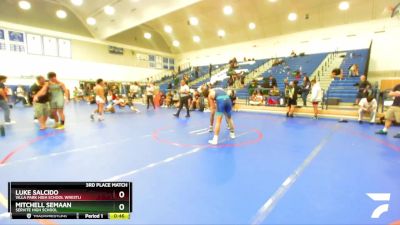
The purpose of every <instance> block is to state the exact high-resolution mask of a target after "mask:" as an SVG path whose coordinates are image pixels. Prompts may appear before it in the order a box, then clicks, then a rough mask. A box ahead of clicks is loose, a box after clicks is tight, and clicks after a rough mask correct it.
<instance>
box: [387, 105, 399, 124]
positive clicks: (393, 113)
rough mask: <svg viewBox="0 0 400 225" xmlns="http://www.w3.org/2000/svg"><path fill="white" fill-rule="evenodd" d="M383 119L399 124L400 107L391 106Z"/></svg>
mask: <svg viewBox="0 0 400 225" xmlns="http://www.w3.org/2000/svg"><path fill="white" fill-rule="evenodd" d="M385 119H387V120H391V121H396V123H400V106H391V107H390V108H389V109H388V111H387V112H386V115H385Z"/></svg>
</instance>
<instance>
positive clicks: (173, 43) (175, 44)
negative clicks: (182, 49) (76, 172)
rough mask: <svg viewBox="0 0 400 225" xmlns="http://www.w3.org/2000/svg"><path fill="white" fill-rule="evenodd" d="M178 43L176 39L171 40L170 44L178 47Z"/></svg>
mask: <svg viewBox="0 0 400 225" xmlns="http://www.w3.org/2000/svg"><path fill="white" fill-rule="evenodd" d="M180 44H181V43H179V41H177V40H175V41H173V42H172V45H173V46H175V47H179V45H180Z"/></svg>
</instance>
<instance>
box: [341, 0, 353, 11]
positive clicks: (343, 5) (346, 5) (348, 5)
mask: <svg viewBox="0 0 400 225" xmlns="http://www.w3.org/2000/svg"><path fill="white" fill-rule="evenodd" d="M349 8H350V4H349V2H346V1H344V2H341V3H340V4H339V9H340V10H342V11H345V10H348V9H349Z"/></svg>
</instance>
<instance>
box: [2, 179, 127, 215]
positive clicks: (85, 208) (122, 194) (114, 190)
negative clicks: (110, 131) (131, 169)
mask: <svg viewBox="0 0 400 225" xmlns="http://www.w3.org/2000/svg"><path fill="white" fill-rule="evenodd" d="M8 195H9V198H8V206H9V207H8V211H9V212H10V214H11V218H12V219H116V220H124V219H129V218H130V214H131V213H132V183H131V182H9V183H8Z"/></svg>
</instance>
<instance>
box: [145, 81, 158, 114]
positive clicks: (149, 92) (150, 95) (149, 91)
mask: <svg viewBox="0 0 400 225" xmlns="http://www.w3.org/2000/svg"><path fill="white" fill-rule="evenodd" d="M146 98H147V109H149V108H150V103H151V105H152V106H153V109H156V107H155V105H154V83H149V84H148V85H147V87H146Z"/></svg>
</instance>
